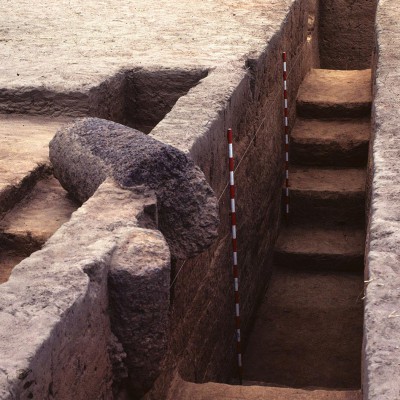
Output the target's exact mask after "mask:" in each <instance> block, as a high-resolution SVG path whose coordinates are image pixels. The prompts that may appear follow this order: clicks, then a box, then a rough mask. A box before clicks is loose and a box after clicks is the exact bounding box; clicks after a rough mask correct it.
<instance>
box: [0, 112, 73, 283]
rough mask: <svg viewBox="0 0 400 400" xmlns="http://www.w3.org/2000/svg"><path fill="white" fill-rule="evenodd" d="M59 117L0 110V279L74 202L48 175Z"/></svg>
mask: <svg viewBox="0 0 400 400" xmlns="http://www.w3.org/2000/svg"><path fill="white" fill-rule="evenodd" d="M65 122H67V120H64V119H57V118H44V117H33V116H11V115H0V145H1V160H0V284H1V283H4V282H6V281H7V280H8V278H9V275H10V273H11V270H12V268H13V267H14V266H15V265H16V264H18V263H19V262H20V261H22V260H23V259H24V258H26V257H28V256H29V255H30V254H31V253H32V252H34V251H36V250H38V249H40V248H41V247H42V246H43V244H44V243H45V242H46V240H47V239H48V238H49V237H50V236H51V235H52V234H53V233H54V232H55V231H56V230H57V229H58V228H59V227H60V226H61V225H62V224H63V223H64V222H66V221H68V220H69V218H70V216H71V214H72V212H73V211H74V210H76V208H77V207H78V204H77V203H76V202H75V201H73V200H72V199H70V198H69V197H68V195H67V193H66V192H65V190H64V189H63V188H62V187H61V186H60V184H59V183H58V181H57V180H56V179H55V178H54V177H53V176H52V174H51V166H50V162H49V159H48V143H49V141H50V140H51V138H52V137H53V135H54V134H55V132H56V131H57V129H58V128H59V127H60V126H61V124H63V123H65Z"/></svg>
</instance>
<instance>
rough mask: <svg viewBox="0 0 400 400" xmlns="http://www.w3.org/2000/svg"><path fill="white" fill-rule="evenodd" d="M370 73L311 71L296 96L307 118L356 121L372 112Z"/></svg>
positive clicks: (299, 113)
mask: <svg viewBox="0 0 400 400" xmlns="http://www.w3.org/2000/svg"><path fill="white" fill-rule="evenodd" d="M371 103H372V94H371V70H370V69H366V70H347V71H343V70H329V69H312V70H311V71H310V72H309V73H308V75H307V76H306V77H305V79H304V81H303V83H302V84H301V86H300V89H299V92H298V95H297V113H298V115H299V116H302V117H306V118H356V117H360V116H368V115H369V114H370V111H371Z"/></svg>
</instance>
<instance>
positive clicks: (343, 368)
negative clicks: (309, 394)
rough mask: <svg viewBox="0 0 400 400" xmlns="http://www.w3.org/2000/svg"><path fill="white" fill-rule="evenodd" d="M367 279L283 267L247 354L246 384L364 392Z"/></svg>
mask: <svg viewBox="0 0 400 400" xmlns="http://www.w3.org/2000/svg"><path fill="white" fill-rule="evenodd" d="M362 297H363V280H362V273H359V274H351V273H342V274H339V273H337V272H321V273H317V272H315V271H312V272H307V271H306V270H301V271H298V270H295V269H290V268H284V267H277V268H276V270H275V273H274V274H273V278H272V281H271V284H270V287H269V289H268V291H267V293H266V296H265V298H264V300H263V303H262V305H261V307H260V309H259V310H258V314H257V316H256V322H255V326H254V329H253V331H252V333H251V336H250V338H249V342H248V346H247V350H246V351H245V354H244V376H245V379H246V380H249V381H256V382H265V383H270V384H274V385H283V386H290V387H325V388H340V389H344V388H348V389H356V388H359V387H360V368H361V365H360V364H361V342H362V329H363V314H362V307H363V302H362Z"/></svg>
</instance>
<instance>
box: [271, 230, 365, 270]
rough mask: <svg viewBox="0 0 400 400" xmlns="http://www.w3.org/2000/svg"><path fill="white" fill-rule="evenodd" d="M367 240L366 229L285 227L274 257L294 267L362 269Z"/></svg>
mask: <svg viewBox="0 0 400 400" xmlns="http://www.w3.org/2000/svg"><path fill="white" fill-rule="evenodd" d="M364 243H365V232H364V230H363V229H349V228H341V229H339V228H337V229H328V228H327V229H323V228H320V227H312V226H310V227H301V226H289V227H282V228H281V231H280V235H279V237H278V240H277V243H276V245H275V252H274V260H275V262H276V263H277V264H278V265H283V266H288V267H292V268H304V269H317V270H345V271H358V270H362V269H363V266H364Z"/></svg>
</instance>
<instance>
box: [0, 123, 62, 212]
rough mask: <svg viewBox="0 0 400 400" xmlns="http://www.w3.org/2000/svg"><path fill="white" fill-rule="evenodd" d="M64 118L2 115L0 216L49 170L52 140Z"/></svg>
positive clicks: (0, 129) (0, 134)
mask: <svg viewBox="0 0 400 400" xmlns="http://www.w3.org/2000/svg"><path fill="white" fill-rule="evenodd" d="M67 121H68V119H65V118H45V117H27V116H22V115H0V213H3V212H4V211H7V210H8V209H10V208H12V207H13V206H14V205H15V204H16V203H17V202H18V201H20V200H21V199H22V198H23V197H24V196H25V195H26V194H27V193H28V192H29V191H30V190H31V189H32V187H33V186H34V185H35V183H36V182H37V180H38V179H40V177H41V176H43V174H44V173H46V172H48V171H49V159H48V157H49V156H48V154H49V148H48V145H49V141H50V140H51V138H52V137H53V136H54V134H55V132H56V131H57V129H58V128H59V127H60V126H61V125H62V124H63V123H66V122H67Z"/></svg>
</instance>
